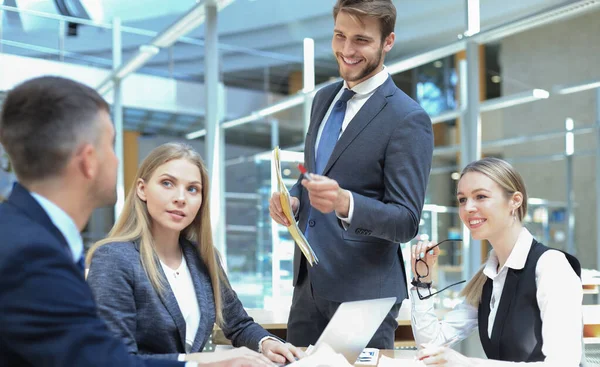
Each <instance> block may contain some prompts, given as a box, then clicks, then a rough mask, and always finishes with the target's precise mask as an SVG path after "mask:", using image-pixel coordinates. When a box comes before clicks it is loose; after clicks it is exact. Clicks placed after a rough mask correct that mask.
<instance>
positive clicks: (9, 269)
mask: <svg viewBox="0 0 600 367" xmlns="http://www.w3.org/2000/svg"><path fill="white" fill-rule="evenodd" d="M0 239H1V240H0V366H11V367H12V366H36V367H38V366H98V367H99V366H111V367H112V366H173V367H175V366H183V363H181V362H175V361H160V360H142V359H139V358H136V357H134V356H131V355H129V353H127V350H126V349H125V347H124V346H123V344H122V343H121V342H120V341H119V340H118V339H116V338H114V337H113V335H112V333H111V332H110V331H109V330H108V328H107V327H106V325H105V324H104V322H103V321H102V320H101V319H100V318H99V317H98V316H97V314H96V305H95V303H94V299H93V296H92V292H91V291H90V289H89V287H88V285H87V284H86V282H85V280H84V278H83V274H82V272H81V270H80V269H79V268H78V266H77V265H76V264H74V263H73V258H72V256H71V252H70V250H69V247H68V245H67V242H66V240H65V238H64V237H63V235H62V234H61V233H60V231H59V230H58V228H56V227H55V226H54V224H53V223H52V221H51V220H50V218H49V217H48V215H47V214H46V212H45V211H44V209H43V208H42V207H41V206H40V205H39V204H38V203H37V201H36V200H35V199H34V198H33V197H32V196H31V194H30V193H29V192H28V191H27V190H26V189H25V188H24V187H23V186H21V185H19V184H17V185H16V186H15V187H14V189H13V192H12V194H11V195H10V197H9V199H8V201H7V202H5V203H3V204H0Z"/></svg>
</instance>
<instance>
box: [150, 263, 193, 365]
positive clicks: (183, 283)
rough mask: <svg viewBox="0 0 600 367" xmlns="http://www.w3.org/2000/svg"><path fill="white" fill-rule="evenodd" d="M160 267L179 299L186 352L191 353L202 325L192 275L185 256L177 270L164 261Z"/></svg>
mask: <svg viewBox="0 0 600 367" xmlns="http://www.w3.org/2000/svg"><path fill="white" fill-rule="evenodd" d="M160 265H162V268H163V271H164V272H165V275H166V276H167V280H168V281H169V285H170V286H171V289H172V290H173V294H175V298H176V299H177V304H178V305H179V310H180V311H181V314H182V315H183V319H184V320H185V352H186V353H189V352H190V350H191V349H192V345H193V344H194V338H195V337H196V332H197V331H198V326H199V325H200V307H198V299H197V298H196V291H195V289H194V283H193V282H192V275H191V274H190V270H189V269H188V267H187V263H186V262H185V257H184V256H183V255H182V256H181V264H180V265H179V268H177V269H176V270H173V269H171V268H170V267H168V266H167V265H165V264H164V263H163V262H162V261H161V262H160Z"/></svg>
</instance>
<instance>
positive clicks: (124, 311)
mask: <svg viewBox="0 0 600 367" xmlns="http://www.w3.org/2000/svg"><path fill="white" fill-rule="evenodd" d="M181 246H182V250H183V255H184V256H185V260H186V263H187V265H188V268H189V271H190V274H191V276H192V283H193V284H194V289H195V291H196V292H195V294H190V295H189V296H190V297H196V299H197V300H198V306H199V308H200V324H199V325H198V330H197V331H196V337H195V339H194V343H193V345H192V349H191V351H190V352H191V353H195V352H201V351H202V349H203V348H204V345H205V344H206V342H207V341H208V338H209V336H210V333H211V332H212V330H213V325H214V323H215V303H214V297H213V290H212V283H211V280H210V277H209V275H208V269H207V268H206V266H205V265H204V263H203V262H202V260H201V259H200V257H199V256H198V252H197V249H196V247H195V246H194V245H193V244H192V243H190V242H189V241H187V240H184V239H181ZM139 251H140V249H139V243H138V242H115V243H108V244H106V245H104V246H101V247H100V248H98V250H97V251H96V252H95V253H94V257H93V258H92V262H91V265H90V271H89V273H88V277H87V281H88V283H89V285H90V287H91V288H92V291H93V293H94V296H95V298H96V301H97V303H98V310H99V313H100V316H101V317H102V318H103V319H105V320H106V322H107V324H108V326H109V328H110V329H111V330H112V331H113V332H114V333H115V334H116V335H117V336H119V337H120V338H121V339H122V340H123V341H124V343H125V345H127V349H128V350H129V352H130V353H133V354H140V355H153V356H154V357H160V358H170V359H177V356H178V355H179V353H185V334H186V324H185V320H184V318H183V315H182V314H181V310H180V309H179V305H178V304H177V299H176V298H175V294H174V293H173V291H172V290H171V287H170V286H169V284H168V282H166V286H165V289H164V294H163V295H162V296H160V295H159V294H158V293H157V292H156V291H155V289H154V287H153V286H152V284H151V283H150V279H149V278H148V276H147V275H146V272H145V271H144V268H143V267H142V262H141V259H140V252H139ZM158 269H159V271H160V272H161V274H162V276H163V277H164V279H166V277H165V275H164V273H163V270H162V267H161V266H160V265H159V266H158ZM221 294H222V300H223V318H224V321H225V324H224V325H223V332H224V333H225V336H226V337H227V338H228V339H230V340H231V341H232V344H233V345H234V346H236V347H239V346H245V347H248V348H250V349H254V350H258V342H259V341H260V339H262V338H263V337H265V336H268V335H270V334H269V333H268V332H267V331H266V330H265V329H263V328H262V327H261V326H260V325H258V324H257V323H255V322H254V320H253V319H252V318H251V317H250V316H248V314H247V313H246V311H245V310H244V307H243V306H242V303H241V302H240V300H239V299H238V297H237V295H236V293H235V292H234V291H233V290H232V289H231V288H229V287H227V286H225V284H222V285H221Z"/></svg>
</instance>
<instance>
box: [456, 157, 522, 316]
mask: <svg viewBox="0 0 600 367" xmlns="http://www.w3.org/2000/svg"><path fill="white" fill-rule="evenodd" d="M469 172H478V173H481V174H483V175H485V176H487V177H488V178H489V179H490V180H492V181H494V182H495V183H497V184H498V185H499V186H500V188H502V190H504V196H505V197H506V199H507V200H508V199H510V198H511V197H512V196H513V195H514V194H515V193H516V192H520V193H521V194H522V195H523V200H522V202H521V206H519V208H518V210H517V211H516V213H515V216H516V218H517V219H518V220H519V222H523V218H525V215H526V214H527V190H526V189H525V183H524V182H523V178H522V177H521V175H520V174H519V172H517V171H516V170H515V169H514V167H513V166H511V165H510V163H508V162H506V161H504V160H502V159H498V158H493V157H486V158H483V159H480V160H478V161H475V162H472V163H469V164H468V165H467V166H466V167H465V168H464V169H463V171H462V173H461V174H460V178H461V179H462V178H463V176H464V175H465V174H467V173H469ZM459 181H460V179H459ZM484 267H485V264H483V265H482V266H481V268H480V269H479V271H477V273H476V274H475V276H473V278H471V280H470V281H469V283H467V285H466V286H465V288H464V289H463V290H462V291H461V292H460V295H461V296H463V297H465V301H466V302H467V303H468V304H470V305H472V306H474V307H479V303H480V302H481V293H482V291H483V286H484V284H485V282H486V281H487V279H488V278H487V276H486V275H485V274H484V273H483V269H484Z"/></svg>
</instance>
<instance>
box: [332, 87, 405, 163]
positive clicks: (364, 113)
mask: <svg viewBox="0 0 600 367" xmlns="http://www.w3.org/2000/svg"><path fill="white" fill-rule="evenodd" d="M395 86H396V85H395V84H394V81H393V80H392V78H391V77H388V79H387V80H386V81H385V82H384V83H383V84H382V85H381V86H380V87H379V88H377V89H376V90H375V93H373V95H372V96H371V97H370V98H369V100H368V101H367V103H365V104H364V105H363V106H362V108H361V109H360V110H359V111H358V113H357V114H356V116H354V118H353V119H352V120H351V121H350V123H349V124H348V127H346V130H344V133H343V134H342V136H341V137H340V140H338V142H337V143H336V144H335V148H334V149H333V152H332V153H331V157H329V161H328V162H327V165H326V166H325V169H324V170H323V175H327V172H329V170H330V169H331V166H333V164H334V163H335V162H336V161H337V160H338V158H339V157H340V155H341V154H342V153H343V152H344V151H345V150H346V148H348V145H350V143H352V141H354V139H356V137H357V136H358V135H359V134H360V132H361V131H363V130H364V129H365V127H367V125H369V124H370V123H371V121H373V119H374V118H375V116H377V115H378V114H379V112H381V110H382V109H383V108H384V107H385V105H386V104H387V97H388V96H390V95H392V94H394V88H395Z"/></svg>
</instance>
